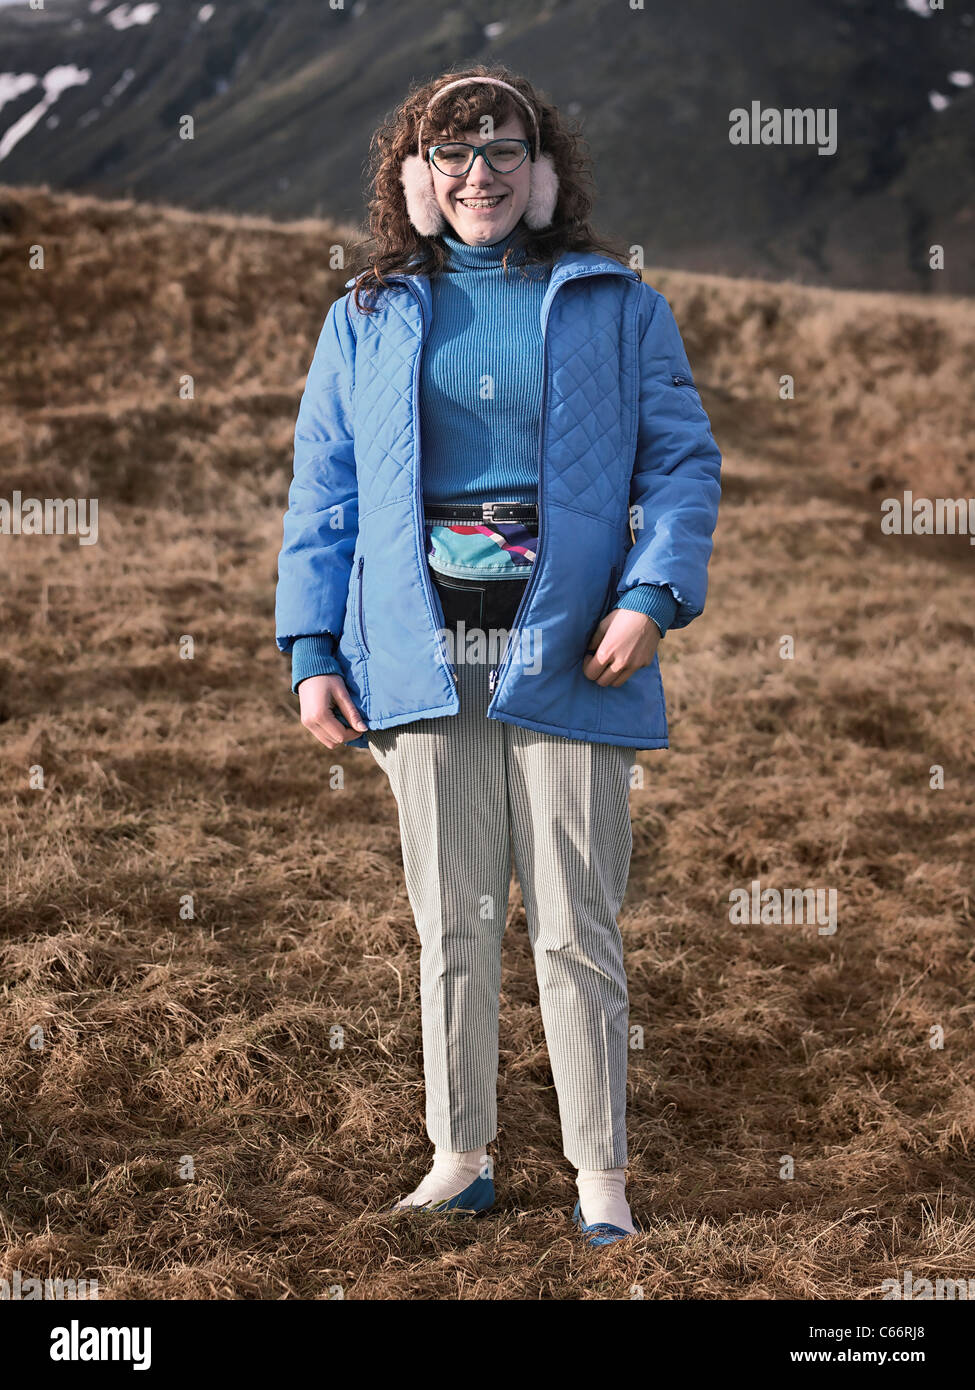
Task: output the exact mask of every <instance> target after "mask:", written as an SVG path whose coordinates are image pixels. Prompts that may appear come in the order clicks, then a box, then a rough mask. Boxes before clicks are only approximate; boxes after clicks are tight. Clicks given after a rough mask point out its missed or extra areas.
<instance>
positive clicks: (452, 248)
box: [441, 222, 521, 270]
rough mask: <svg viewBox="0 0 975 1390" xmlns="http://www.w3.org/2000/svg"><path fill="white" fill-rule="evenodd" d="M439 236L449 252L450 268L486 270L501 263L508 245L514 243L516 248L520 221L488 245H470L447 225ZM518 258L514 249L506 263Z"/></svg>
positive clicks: (515, 260)
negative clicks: (499, 238) (504, 234)
mask: <svg viewBox="0 0 975 1390" xmlns="http://www.w3.org/2000/svg"><path fill="white" fill-rule="evenodd" d="M441 237H442V238H443V242H444V245H445V246H446V248H447V250H448V252H449V253H450V269H451V270H486V269H488V268H489V267H490V266H493V265H500V264H501V259H502V257H503V256H504V253H505V251H506V250H507V248H508V247H509V246H512V245H514V246H515V247H516V248H517V246H518V243H519V242H520V241H521V223H520V222H516V223H515V225H514V226H513V227H512V229H511V231H510V232H509V233H508V235H507V236H506V237H502V239H501V240H500V241H493V242H491V243H490V244H488V245H481V246H470V245H468V243H467V242H466V241H462V240H461V239H460V237H459V236H458V235H457V234H456V232H455V231H454V229H453V228H452V227H449V226H448V227H447V228H446V230H445V231H443V232H441ZM519 259H520V253H519V251H518V250H517V249H515V250H514V251H513V252H512V254H511V256H509V258H508V264H509V265H511V264H512V263H516V262H517V261H518V260H519Z"/></svg>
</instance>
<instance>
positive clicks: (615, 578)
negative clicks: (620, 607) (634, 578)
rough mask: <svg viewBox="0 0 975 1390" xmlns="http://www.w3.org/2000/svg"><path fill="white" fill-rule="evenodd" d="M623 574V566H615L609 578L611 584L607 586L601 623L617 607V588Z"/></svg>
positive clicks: (600, 617) (600, 616)
mask: <svg viewBox="0 0 975 1390" xmlns="http://www.w3.org/2000/svg"><path fill="white" fill-rule="evenodd" d="M622 572H623V566H622V565H614V566H613V568H612V571H611V573H610V576H609V583H608V584H607V585H606V596H605V598H604V599H603V608H602V612H601V613H600V615H599V621H600V622H602V620H603V618H605V617H606V615H607V613H612V611H613V609H614V608H615V607H616V586H617V584H618V583H619V579H620V575H621V574H622Z"/></svg>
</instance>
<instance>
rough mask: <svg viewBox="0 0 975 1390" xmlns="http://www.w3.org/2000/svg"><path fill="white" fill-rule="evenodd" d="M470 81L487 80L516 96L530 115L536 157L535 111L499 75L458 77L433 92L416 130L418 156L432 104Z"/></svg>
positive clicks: (534, 157)
mask: <svg viewBox="0 0 975 1390" xmlns="http://www.w3.org/2000/svg"><path fill="white" fill-rule="evenodd" d="M472 82H489V83H491V85H492V86H495V87H504V88H505V89H506V90H507V91H509V92H511V93H512V94H513V95H514V96H516V97H517V98H518V100H519V101H520V102H521V104H522V106H524V108H525V110H526V111H527V112H528V114H529V116H530V117H531V122H532V131H533V134H534V137H535V153H534V154H533V155H532V159H533V160H534V159H537V158H538V152H539V135H538V121H537V120H536V119H535V112H534V111H533V110H532V108H531V103H530V102H529V101H528V100H527V99H526V98H525V97H524V96H522V94H521V92H519V91H518V88H517V87H512V85H511V83H510V82H502V81H501V79H500V77H458V78H457V80H456V81H455V82H448V83H447V84H446V86H444V87H441V88H440V89H439V91H436V92H434V94H433V96H432V97H431V98H430V100H429V101H428V102H427V106H426V110H425V111H424V113H423V115H422V116H421V117H420V129H419V131H418V132H417V140H416V152H417V154H418V155H419V156H420V158H421V159H422V158H423V122H424V121H425V120H426V117H427V114H428V113H429V111H430V108H431V106H433V105H434V103H435V102H437V101H439V100H440V98H441V97H442V96H443V94H444V92H449V91H450V89H451V87H467V86H469V85H470V83H472Z"/></svg>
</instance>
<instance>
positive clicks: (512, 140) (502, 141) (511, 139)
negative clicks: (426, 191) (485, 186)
mask: <svg viewBox="0 0 975 1390" xmlns="http://www.w3.org/2000/svg"><path fill="white" fill-rule="evenodd" d="M445 145H465V146H466V147H467V149H469V150H470V151H471V158H470V163H469V164H468V165H467V167H466V169H461V170H460V172H459V173H448V172H447V170H446V169H441V168H440V165H439V164H438V163H437V161H436V160H435V159H434V157H433V156H434V155H435V154H436V152H437V150H439V149H443V147H444V146H445ZM492 145H521V147H522V148H523V149H524V151H525V154H524V157H523V158H522V159H520V160H519V161H518V163H517V164H516V165H515V166H514V168H513V169H495V167H494V165H493V164H492V163H491V161H490V159H489V158H488V156H487V151H488V150H489V149H490V148H491V146H492ZM531 154H532V149H531V146H530V145H529V143H528V141H527V140H523V139H522V138H521V136H520V135H498V136H496V137H495V139H493V140H489V141H488V142H487V144H486V145H471V144H469V143H468V141H467V140H441V141H440V143H439V144H437V145H431V146H430V148H429V149H428V150H427V159H428V160H429V161H430V163H431V164H432V165H433V166H434V168H435V169H436V170H437V172H438V173H441V174H443V176H444V178H447V179H462V178H464V177H465V176H466V175H467V174H469V173H470V171H471V169H472V168H473V167H474V161H475V159H476V158H477V156H478V155H481V156H482V158H483V159H484V163H485V164H486V165H487V167H488V168H489V169H490V170H492V171H493V172H494V173H495V174H513V173H514V172H515V169H520V168H521V166H522V165H523V164H524V162H525V160H526V159H527V158H528V157H529V155H531ZM532 158H534V156H532Z"/></svg>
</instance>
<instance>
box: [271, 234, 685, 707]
mask: <svg viewBox="0 0 975 1390" xmlns="http://www.w3.org/2000/svg"><path fill="white" fill-rule="evenodd" d="M517 230H518V229H517V227H516V228H515V229H514V230H513V231H511V232H510V233H509V234H508V236H506V237H504V238H503V239H502V240H501V241H497V242H493V243H492V244H491V245H487V246H469V245H468V244H467V243H466V242H464V241H461V240H460V239H459V238H458V237H456V236H454V234H453V232H452V231H445V232H444V233H443V241H444V244H445V245H446V247H447V249H448V250H449V252H450V263H449V266H448V269H447V271H446V272H445V273H444V274H443V275H438V276H435V277H434V278H433V280H432V282H431V289H432V293H433V314H432V320H431V323H430V327H429V330H428V334H427V338H426V341H425V343H424V348H423V357H422V360H421V363H420V403H419V404H420V441H421V450H422V465H421V483H422V488H423V500H424V502H442V503H448V504H449V503H454V502H465V503H470V502H487V501H491V500H494V501H498V502H516V501H517V502H536V501H537V500H538V435H539V426H540V422H541V397H542V329H541V306H542V300H543V298H544V296H545V292H546V290H547V289H548V282H549V276H550V274H551V267H550V266H537V265H536V266H530V267H528V268H527V269H528V273H529V278H526V276H525V273H524V272H523V271H522V270H519V269H517V259H518V255H517V251H515V252H514V253H513V254H512V256H509V259H508V271H507V274H506V273H505V270H504V267H503V266H502V264H501V257H502V256H503V255H504V252H505V248H506V247H507V246H508V245H509V243H510V242H511V241H512V240H516V233H517ZM527 573H530V571H526V574H527ZM617 607H619V608H631V609H635V610H636V611H638V612H641V613H645V614H647V616H648V617H650V618H652V619H653V620H654V622H655V623H656V624H657V626H658V627H659V628H660V631H661V634H663V633H665V632H666V631H667V628H668V627H669V626H670V624H671V623H672V622H673V620H674V614H675V613H676V611H677V601H676V599H675V598H674V596H673V594H672V593H671V592H670V590H669V589H668V588H666V587H664V586H661V585H657V584H638V585H636V586H635V587H634V588H632V589H629V590H627V592H626V593H625V594H624V595H623V597H622V598H621V599H620V600H619V601H618V603H617ZM329 674H337V675H340V674H341V668H340V666H339V663H338V661H337V660H336V657H335V655H334V638H333V636H332V634H331V633H323V634H319V635H309V636H306V637H298V638H296V640H295V642H294V644H293V647H292V653H291V681H292V689H293V690H297V688H298V685H299V683H300V682H301V681H303V680H306V679H307V678H308V677H309V676H318V675H329Z"/></svg>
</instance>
